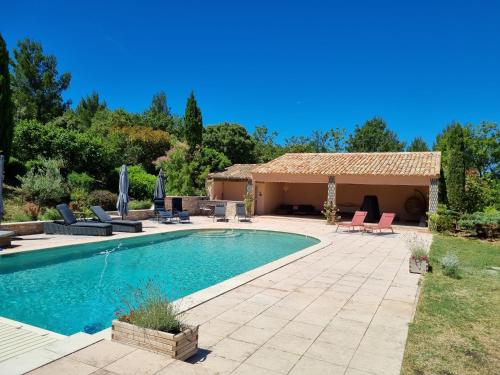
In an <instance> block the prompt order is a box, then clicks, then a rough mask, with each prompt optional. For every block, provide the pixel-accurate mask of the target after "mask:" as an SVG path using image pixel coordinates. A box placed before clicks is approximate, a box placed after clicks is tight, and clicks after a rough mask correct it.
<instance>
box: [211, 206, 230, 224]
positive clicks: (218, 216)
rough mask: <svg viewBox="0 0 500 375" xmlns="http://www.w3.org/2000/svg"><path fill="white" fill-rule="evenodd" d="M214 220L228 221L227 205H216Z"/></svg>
mask: <svg viewBox="0 0 500 375" xmlns="http://www.w3.org/2000/svg"><path fill="white" fill-rule="evenodd" d="M213 217H214V220H223V221H226V220H227V218H226V205H225V204H216V205H215V208H214V216H213Z"/></svg>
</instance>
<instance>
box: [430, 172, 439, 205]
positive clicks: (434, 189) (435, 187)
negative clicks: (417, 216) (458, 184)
mask: <svg viewBox="0 0 500 375" xmlns="http://www.w3.org/2000/svg"><path fill="white" fill-rule="evenodd" d="M438 197H439V179H437V178H431V182H430V184H429V212H437V208H438Z"/></svg>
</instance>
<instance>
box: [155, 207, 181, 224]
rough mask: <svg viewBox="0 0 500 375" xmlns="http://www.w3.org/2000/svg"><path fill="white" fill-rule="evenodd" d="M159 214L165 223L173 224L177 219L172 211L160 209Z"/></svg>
mask: <svg viewBox="0 0 500 375" xmlns="http://www.w3.org/2000/svg"><path fill="white" fill-rule="evenodd" d="M158 215H159V218H160V219H161V222H162V223H164V224H172V223H174V222H175V220H177V218H176V217H175V216H174V214H173V213H172V211H164V210H160V211H158Z"/></svg>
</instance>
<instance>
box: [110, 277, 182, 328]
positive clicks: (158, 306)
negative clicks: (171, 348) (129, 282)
mask: <svg viewBox="0 0 500 375" xmlns="http://www.w3.org/2000/svg"><path fill="white" fill-rule="evenodd" d="M121 302H122V304H123V305H124V308H123V309H121V310H118V311H117V312H116V315H117V316H118V319H119V320H121V321H124V322H127V323H130V324H134V325H136V326H139V327H142V328H148V329H152V330H157V331H163V332H168V333H173V334H176V333H179V332H180V331H181V329H182V324H181V322H180V320H179V317H178V311H177V308H176V306H175V305H174V304H173V303H172V302H170V301H169V300H168V299H167V298H166V297H165V296H164V295H163V293H162V291H161V289H160V288H159V287H158V286H156V285H155V284H154V283H152V282H149V283H148V284H147V285H146V287H145V288H144V289H140V288H138V289H135V290H133V292H132V293H131V295H130V296H126V297H121Z"/></svg>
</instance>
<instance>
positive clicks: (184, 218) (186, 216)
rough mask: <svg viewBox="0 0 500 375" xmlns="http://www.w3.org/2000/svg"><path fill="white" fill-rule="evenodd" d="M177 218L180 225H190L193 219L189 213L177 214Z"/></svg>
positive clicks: (181, 212) (180, 212)
mask: <svg viewBox="0 0 500 375" xmlns="http://www.w3.org/2000/svg"><path fill="white" fill-rule="evenodd" d="M177 217H178V218H179V222H180V223H190V222H191V218H190V217H189V212H188V211H179V212H177Z"/></svg>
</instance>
